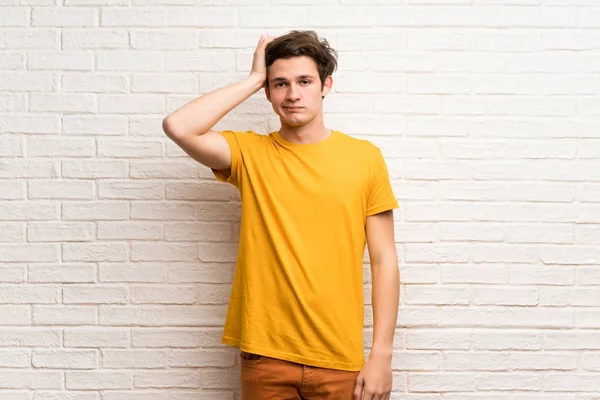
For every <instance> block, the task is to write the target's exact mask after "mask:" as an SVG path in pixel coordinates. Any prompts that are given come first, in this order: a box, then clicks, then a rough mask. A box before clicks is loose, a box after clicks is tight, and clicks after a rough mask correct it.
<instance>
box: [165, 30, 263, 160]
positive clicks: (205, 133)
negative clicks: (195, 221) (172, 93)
mask: <svg viewBox="0 0 600 400" xmlns="http://www.w3.org/2000/svg"><path fill="white" fill-rule="evenodd" d="M273 39H274V38H273V37H270V36H262V37H261V39H260V41H259V44H258V46H257V48H256V50H255V52H254V61H253V65H252V72H251V73H250V75H249V76H248V77H247V78H245V79H243V80H241V81H239V82H236V83H233V84H231V85H228V86H225V87H222V88H219V89H216V90H213V91H212V92H209V93H206V94H204V95H202V96H200V97H198V98H197V99H194V100H192V101H190V102H189V103H187V104H185V105H183V106H182V107H180V108H179V109H177V110H175V111H174V112H172V113H171V114H169V115H167V116H166V117H165V118H164V119H163V122H162V128H163V131H164V132H165V134H166V135H167V136H168V137H169V138H171V140H173V141H174V142H175V143H177V145H179V147H181V148H182V149H183V150H184V151H185V152H186V153H188V154H189V155H190V156H191V157H192V158H194V159H195V160H197V161H198V162H200V163H202V164H204V165H206V166H207V167H210V168H214V169H228V168H230V167H231V153H230V150H229V145H228V144H227V141H226V140H225V138H224V137H223V136H222V135H221V134H219V132H217V131H212V130H211V128H212V127H213V126H214V125H215V124H216V123H217V122H219V121H220V120H221V118H223V117H224V116H225V115H226V114H227V113H228V112H230V111H231V110H233V109H234V108H235V107H237V106H238V105H239V104H241V103H242V102H243V101H245V100H246V99H247V98H248V97H250V96H252V95H253V94H254V93H256V92H257V91H259V90H260V89H261V88H262V87H263V86H264V84H265V80H266V67H265V61H264V58H265V47H266V45H267V44H268V43H270V42H271V41H272V40H273Z"/></svg>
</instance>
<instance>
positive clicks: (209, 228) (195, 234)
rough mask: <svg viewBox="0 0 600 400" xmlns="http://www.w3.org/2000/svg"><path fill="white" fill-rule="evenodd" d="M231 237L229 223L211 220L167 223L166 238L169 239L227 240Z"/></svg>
mask: <svg viewBox="0 0 600 400" xmlns="http://www.w3.org/2000/svg"><path fill="white" fill-rule="evenodd" d="M230 237H231V225H230V224H229V223H211V222H192V223H189V222H178V223H168V224H165V240H167V241H178V242H187V241H194V242H195V241H207V242H221V241H227V240H229V238H230Z"/></svg>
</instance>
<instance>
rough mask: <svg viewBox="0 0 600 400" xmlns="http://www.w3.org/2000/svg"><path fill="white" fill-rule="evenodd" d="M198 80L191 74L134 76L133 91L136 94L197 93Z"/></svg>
mask: <svg viewBox="0 0 600 400" xmlns="http://www.w3.org/2000/svg"><path fill="white" fill-rule="evenodd" d="M197 86H198V81H197V78H196V77H195V76H194V75H190V74H168V75H164V74H161V75H133V77H132V83H131V91H132V92H136V93H139V92H141V93H167V92H170V93H195V92H196V87H197Z"/></svg>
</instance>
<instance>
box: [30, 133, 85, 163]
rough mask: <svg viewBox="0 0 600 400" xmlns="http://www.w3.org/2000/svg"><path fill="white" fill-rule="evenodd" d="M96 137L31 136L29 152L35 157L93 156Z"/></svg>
mask: <svg viewBox="0 0 600 400" xmlns="http://www.w3.org/2000/svg"><path fill="white" fill-rule="evenodd" d="M95 150H96V144H95V142H94V139H89V138H69V139H64V138H61V137H48V136H45V137H44V136H29V137H28V138H27V152H28V155H29V156H34V157H69V158H70V157H93V156H94V155H95V153H96V151H95Z"/></svg>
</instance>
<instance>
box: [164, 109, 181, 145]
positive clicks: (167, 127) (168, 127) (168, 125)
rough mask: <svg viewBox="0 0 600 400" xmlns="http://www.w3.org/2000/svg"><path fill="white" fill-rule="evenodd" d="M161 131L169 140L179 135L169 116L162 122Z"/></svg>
mask: <svg viewBox="0 0 600 400" xmlns="http://www.w3.org/2000/svg"><path fill="white" fill-rule="evenodd" d="M162 130H163V132H164V133H165V135H167V136H168V137H169V138H171V139H174V138H175V137H177V136H178V135H179V132H178V131H179V129H178V128H177V124H176V123H175V122H174V121H173V117H172V116H171V115H168V116H166V117H165V118H164V119H163V121H162Z"/></svg>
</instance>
